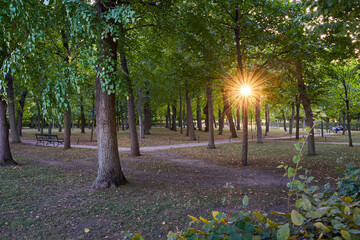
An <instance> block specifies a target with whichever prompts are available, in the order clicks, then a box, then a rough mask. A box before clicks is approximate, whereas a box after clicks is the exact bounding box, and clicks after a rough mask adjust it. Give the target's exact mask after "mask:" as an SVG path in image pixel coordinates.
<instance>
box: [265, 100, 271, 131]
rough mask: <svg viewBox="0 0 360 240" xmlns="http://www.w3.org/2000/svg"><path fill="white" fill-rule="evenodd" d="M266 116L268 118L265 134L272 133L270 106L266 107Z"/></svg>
mask: <svg viewBox="0 0 360 240" xmlns="http://www.w3.org/2000/svg"><path fill="white" fill-rule="evenodd" d="M265 114H266V116H267V122H266V126H265V133H268V132H269V131H270V109H269V106H267V107H266V110H265Z"/></svg>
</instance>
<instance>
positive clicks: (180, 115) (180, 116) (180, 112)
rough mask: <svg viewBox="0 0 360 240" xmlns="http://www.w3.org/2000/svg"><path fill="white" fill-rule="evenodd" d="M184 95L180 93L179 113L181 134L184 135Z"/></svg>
mask: <svg viewBox="0 0 360 240" xmlns="http://www.w3.org/2000/svg"><path fill="white" fill-rule="evenodd" d="M182 117H183V116H182V94H181V91H180V111H179V126H180V133H181V134H182V133H183V123H182Z"/></svg>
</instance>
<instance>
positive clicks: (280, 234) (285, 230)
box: [276, 223, 290, 240]
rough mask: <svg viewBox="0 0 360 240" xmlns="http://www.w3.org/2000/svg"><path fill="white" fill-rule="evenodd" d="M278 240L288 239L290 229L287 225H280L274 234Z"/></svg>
mask: <svg viewBox="0 0 360 240" xmlns="http://www.w3.org/2000/svg"><path fill="white" fill-rule="evenodd" d="M276 237H277V239H278V240H286V239H288V238H289V237H290V228H289V224H288V223H287V224H285V225H282V226H281V227H280V229H279V230H278V231H277V233H276Z"/></svg>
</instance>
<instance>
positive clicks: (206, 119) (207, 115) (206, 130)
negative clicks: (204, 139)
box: [203, 104, 209, 132]
mask: <svg viewBox="0 0 360 240" xmlns="http://www.w3.org/2000/svg"><path fill="white" fill-rule="evenodd" d="M208 107H209V106H208V105H207V104H206V106H205V107H204V109H203V113H204V114H205V129H204V132H209V109H208Z"/></svg>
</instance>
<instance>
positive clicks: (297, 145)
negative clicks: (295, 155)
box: [294, 142, 301, 151]
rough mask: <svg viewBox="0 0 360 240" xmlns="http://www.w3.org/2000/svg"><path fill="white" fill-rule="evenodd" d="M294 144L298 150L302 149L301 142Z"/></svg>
mask: <svg viewBox="0 0 360 240" xmlns="http://www.w3.org/2000/svg"><path fill="white" fill-rule="evenodd" d="M294 146H295V149H296V151H300V150H301V144H300V143H298V142H297V143H295V144H294Z"/></svg>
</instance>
